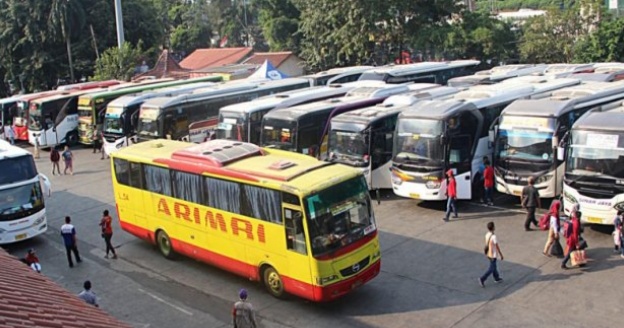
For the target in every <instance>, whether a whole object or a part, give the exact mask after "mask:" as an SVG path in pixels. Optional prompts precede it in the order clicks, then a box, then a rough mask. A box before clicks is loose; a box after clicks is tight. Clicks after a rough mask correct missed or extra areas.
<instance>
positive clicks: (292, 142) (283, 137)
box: [262, 119, 297, 151]
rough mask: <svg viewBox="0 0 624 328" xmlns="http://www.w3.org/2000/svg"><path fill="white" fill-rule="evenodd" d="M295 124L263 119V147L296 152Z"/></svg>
mask: <svg viewBox="0 0 624 328" xmlns="http://www.w3.org/2000/svg"><path fill="white" fill-rule="evenodd" d="M296 140H297V122H292V121H287V120H276V119H265V122H264V127H263V129H262V144H263V146H273V147H275V148H278V149H283V150H289V151H297V143H296Z"/></svg>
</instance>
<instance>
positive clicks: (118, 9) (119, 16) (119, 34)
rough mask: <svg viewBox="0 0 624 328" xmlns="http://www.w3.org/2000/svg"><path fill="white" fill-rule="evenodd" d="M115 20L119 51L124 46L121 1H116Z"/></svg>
mask: <svg viewBox="0 0 624 328" xmlns="http://www.w3.org/2000/svg"><path fill="white" fill-rule="evenodd" d="M115 19H116V20H117V46H118V47H119V49H121V47H122V46H123V44H124V28H123V14H122V12H121V0H115Z"/></svg>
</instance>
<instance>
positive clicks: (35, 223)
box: [32, 216, 45, 227]
mask: <svg viewBox="0 0 624 328" xmlns="http://www.w3.org/2000/svg"><path fill="white" fill-rule="evenodd" d="M43 221H45V216H42V217H40V218H38V219H37V220H35V222H34V223H33V225H32V226H33V227H36V226H38V225H40V224H42V223H43Z"/></svg>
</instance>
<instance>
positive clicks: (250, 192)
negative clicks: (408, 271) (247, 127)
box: [111, 139, 381, 301]
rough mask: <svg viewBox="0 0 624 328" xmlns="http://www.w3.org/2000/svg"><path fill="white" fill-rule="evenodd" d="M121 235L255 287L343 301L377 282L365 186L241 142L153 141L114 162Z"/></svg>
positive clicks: (344, 172)
mask: <svg viewBox="0 0 624 328" xmlns="http://www.w3.org/2000/svg"><path fill="white" fill-rule="evenodd" d="M111 158H112V162H111V168H112V171H113V174H112V176H113V187H114V193H115V200H116V203H117V212H118V216H119V221H120V225H121V227H122V229H123V230H125V231H127V232H129V233H131V234H133V235H135V236H137V237H139V238H142V239H145V240H147V241H149V242H151V243H154V244H156V245H157V248H158V249H159V250H160V252H161V253H162V254H163V255H164V256H165V257H167V258H171V257H173V256H174V255H176V254H182V255H185V256H188V257H191V258H194V259H197V260H200V261H203V262H206V263H209V264H212V265H215V266H217V267H220V268H223V269H225V270H227V271H230V272H233V273H235V274H238V275H240V276H243V277H246V278H249V279H251V280H256V281H262V282H263V283H264V285H265V286H266V288H267V290H268V291H269V293H271V294H272V295H273V296H276V297H281V296H283V295H284V294H285V293H289V294H293V295H297V296H299V297H302V298H305V299H309V300H312V301H329V300H333V299H336V298H338V297H340V296H342V295H344V294H346V293H348V292H350V291H352V290H353V289H355V288H357V287H359V286H361V285H363V284H365V283H367V282H368V281H370V280H371V279H373V278H374V277H375V276H377V275H378V274H379V271H380V267H381V260H380V258H381V256H380V248H379V241H378V237H377V227H376V224H375V217H374V214H373V210H372V207H371V200H370V196H369V193H368V187H367V184H366V180H365V179H364V176H363V175H362V173H361V172H359V171H358V170H356V169H354V168H350V167H348V166H345V165H342V164H334V163H328V162H323V161H319V160H316V159H314V158H312V157H310V156H306V155H303V154H297V153H291V152H286V151H283V150H277V149H270V148H261V147H259V146H256V145H254V144H251V143H243V142H238V141H234V140H213V141H208V142H205V143H202V144H197V145H193V144H188V143H186V142H181V141H174V140H164V139H160V140H151V141H147V142H143V143H138V144H135V145H132V146H130V147H127V148H124V149H121V150H119V151H117V152H115V153H113V154H111Z"/></svg>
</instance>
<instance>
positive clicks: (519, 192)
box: [513, 190, 522, 196]
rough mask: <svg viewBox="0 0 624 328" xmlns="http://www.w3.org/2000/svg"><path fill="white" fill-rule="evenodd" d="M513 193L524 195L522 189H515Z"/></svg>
mask: <svg viewBox="0 0 624 328" xmlns="http://www.w3.org/2000/svg"><path fill="white" fill-rule="evenodd" d="M513 194H514V195H516V196H521V195H522V191H520V190H514V191H513Z"/></svg>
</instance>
